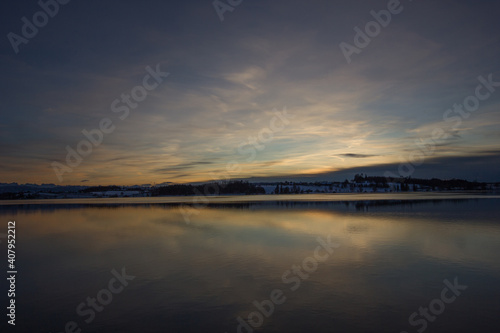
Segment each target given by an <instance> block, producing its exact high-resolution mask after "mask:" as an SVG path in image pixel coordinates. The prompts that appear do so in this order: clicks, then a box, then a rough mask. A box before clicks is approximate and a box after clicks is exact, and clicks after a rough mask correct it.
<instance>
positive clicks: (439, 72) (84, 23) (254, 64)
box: [0, 0, 500, 185]
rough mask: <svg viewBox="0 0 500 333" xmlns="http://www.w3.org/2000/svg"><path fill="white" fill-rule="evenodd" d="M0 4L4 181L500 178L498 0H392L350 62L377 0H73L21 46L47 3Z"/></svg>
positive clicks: (380, 6)
mask: <svg viewBox="0 0 500 333" xmlns="http://www.w3.org/2000/svg"><path fill="white" fill-rule="evenodd" d="M43 1H46V0H42V2H43ZM48 2H51V1H50V0H48ZM61 2H64V1H62V0H61ZM389 2H391V1H389ZM223 3H227V2H226V1H223ZM0 6H1V13H2V14H1V15H2V20H0V27H1V31H2V32H3V36H4V37H3V38H2V42H1V44H0V52H1V53H0V57H1V62H0V66H1V68H0V70H1V73H2V81H1V83H0V84H1V89H0V91H1V94H2V104H1V106H0V108H1V111H0V114H1V118H0V129H1V131H0V138H1V141H0V152H1V160H0V183H6V182H18V183H55V184H60V185H69V184H75V185H79V184H89V185H90V184H92V185H93V184H102V185H105V184H123V185H130V184H146V183H163V182H174V183H184V182H198V181H210V180H213V179H216V178H217V177H219V178H233V179H240V178H252V179H258V180H266V179H277V178H276V177H278V176H285V178H287V179H290V180H293V179H304V177H305V176H304V175H309V177H308V179H311V180H314V179H320V180H324V179H330V180H332V179H333V180H343V179H344V178H346V177H345V175H347V174H348V173H349V172H365V173H368V174H371V175H384V172H391V173H393V174H396V175H398V174H400V175H403V176H412V177H414V178H415V177H441V178H446V177H449V178H451V177H458V178H465V179H469V180H474V179H477V180H480V181H500V168H499V167H500V144H499V142H500V131H499V129H500V109H499V108H500V83H496V84H495V82H500V20H499V19H498V14H499V13H500V3H499V2H497V1H465V0H463V1H462V0H455V1H451V0H443V1H431V0H418V1H409V0H402V1H401V3H400V5H399V7H397V8H398V11H399V13H398V14H391V20H390V22H388V23H387V24H385V25H386V27H381V26H380V24H379V25H378V26H379V27H380V32H373V31H372V32H371V34H372V35H374V36H373V37H368V38H370V39H371V41H370V42H369V44H368V45H363V46H364V47H358V48H357V53H353V54H351V56H350V63H349V61H347V59H346V57H345V56H344V54H343V52H342V49H341V47H340V46H339V45H340V44H341V43H348V44H350V45H352V47H355V43H354V38H355V35H356V31H355V30H354V29H355V27H358V28H360V29H361V30H362V31H365V25H366V24H367V23H368V22H370V21H374V20H375V19H374V17H373V16H372V14H371V13H370V12H371V11H375V12H379V11H381V10H387V8H388V1H387V0H385V1H352V0H344V1H263V0H243V1H241V3H240V4H239V5H238V6H236V7H234V8H232V11H226V12H224V13H223V14H222V15H223V18H224V20H223V21H221V19H220V17H219V15H218V13H217V12H216V9H215V8H214V5H213V3H212V1H211V0H204V1H200V0H194V1H175V2H173V1H153V0H147V1H117V0H116V1H107V0H106V1H75V0H73V1H70V2H69V3H67V4H64V5H61V4H59V10H58V13H56V14H55V15H53V16H54V17H50V18H49V19H48V22H47V24H46V25H44V26H42V27H39V28H38V32H37V33H36V35H35V36H33V37H32V38H27V39H26V43H20V44H18V45H17V48H18V52H17V53H16V51H15V48H16V47H13V44H12V42H11V41H12V36H13V35H11V37H10V38H9V35H8V34H9V33H10V32H12V33H14V34H16V35H18V36H21V37H22V36H23V35H22V27H23V24H25V23H24V22H23V21H22V20H21V19H22V18H23V17H26V18H27V19H28V20H29V22H33V15H34V14H35V13H37V12H38V11H40V10H42V9H41V7H40V5H39V4H38V3H37V1H32V0H30V1H15V0H5V1H2V3H1V5H0ZM394 8H396V7H394ZM38 18H39V19H40V18H43V17H42V16H40V15H39V16H38ZM377 24H378V23H377ZM372 26H374V25H372ZM25 30H26V29H25ZM28 30H29V29H28ZM155 71H157V72H162V73H163V74H162V73H159V74H158V73H157V74H155V75H156V79H155V77H154V76H155V75H152V74H151V73H152V72H155ZM165 73H168V76H167V75H166V74H165ZM488 81H489V82H490V83H488ZM479 86H480V87H479ZM144 91H146V92H147V96H143V95H141V92H144ZM131 93H135V96H138V99H140V100H138V99H135V100H134V99H133V97H130V95H131ZM122 94H125V95H122ZM132 95H133V94H132ZM123 96H125V98H126V96H129V97H130V98H129V102H128V103H127V102H126V101H125V100H124V99H123V98H124V97H123ZM476 96H479V97H476ZM139 97H140V98H139ZM466 101H467V102H470V104H469V106H467V107H468V108H472V109H476V110H475V111H471V112H469V111H466V110H465V109H463V111H461V112H459V111H457V110H458V109H455V111H453V108H454V104H463V103H464V102H466ZM474 101H479V105H474ZM471 105H472V106H471ZM448 109H451V111H449V112H447V110H448ZM126 110H128V111H126ZM277 114H279V116H278V115H277ZM120 117H121V118H120ZM106 119H109V122H108V121H107V120H106ZM446 119H448V120H446ZM103 124H104V125H103ZM100 127H103V128H104V129H105V130H106V131H107V132H108V133H104V132H100V133H102V143H101V144H97V145H94V144H91V147H92V152H91V153H88V154H87V155H86V156H80V157H81V161H79V162H78V163H74V166H73V167H72V166H70V165H69V164H68V161H67V154H68V150H67V147H69V148H70V149H74V150H75V151H76V150H77V148H78V144H79V143H80V142H82V140H87V138H86V136H85V135H84V134H83V133H82V131H83V130H86V131H88V132H91V131H92V130H94V129H99V128H100ZM111 128H113V129H112V130H111ZM99 131H101V130H100V129H99ZM93 133H97V132H93ZM438 134H439V135H438ZM433 137H434V141H431V139H433ZM93 138H94V140H97V141H99V140H100V137H99V135H97V134H96V136H94V137H93ZM252 138H254V139H252ZM263 139H264V141H262V140H263ZM252 140H254V141H253V143H252ZM97 141H96V142H97ZM82 147H83V148H82ZM85 147H88V146H86V145H85V144H80V148H82V149H84V148H85ZM422 149H423V150H424V153H422ZM418 156H420V157H422V156H424V158H423V159H422V158H421V159H419V158H418ZM412 161H413V162H412ZM54 162H57V163H54ZM70 162H75V161H74V160H71V159H70ZM401 163H403V164H404V165H406V166H405V167H402V165H403V164H401ZM76 164H78V165H76ZM408 165H411V166H412V167H413V168H414V171H412V170H410V171H408V168H407V167H408ZM69 169H71V172H70V171H69ZM410 169H411V167H410ZM56 170H59V177H58V176H57V171H56ZM61 170H65V171H61ZM338 171H340V172H338ZM402 171H404V172H402ZM336 172H337V173H336ZM301 175H302V176H301ZM311 175H312V176H311Z"/></svg>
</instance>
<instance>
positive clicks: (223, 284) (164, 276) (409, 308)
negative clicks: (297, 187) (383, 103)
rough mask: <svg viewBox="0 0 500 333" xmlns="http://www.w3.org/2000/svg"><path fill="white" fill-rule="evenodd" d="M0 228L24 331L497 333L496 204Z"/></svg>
mask: <svg viewBox="0 0 500 333" xmlns="http://www.w3.org/2000/svg"><path fill="white" fill-rule="evenodd" d="M193 200H195V201H193ZM0 217H1V220H2V221H3V222H2V224H3V229H0V233H4V234H5V233H6V232H7V222H8V221H16V268H17V271H18V273H17V280H16V297H15V299H16V331H18V332H53V333H56V332H79V331H80V330H81V332H221V333H224V332H253V331H254V332H354V333H357V332H363V333H367V332H394V333H399V332H408V333H411V332H424V331H426V332H455V333H456V332H498V331H499V330H500V322H499V319H498V318H499V317H498V314H499V312H500V286H499V282H500V260H499V258H500V220H499V217H500V197H499V196H485V195H475V194H438V193H433V194H424V193H409V194H387V195H382V194H380V195H379V194H374V195H373V194H372V195H369V194H352V195H324V194H323V195H291V196H233V197H218V198H208V199H206V198H203V199H200V198H198V199H194V198H191V197H182V198H179V197H175V198H123V199H121V198H118V199H104V200H103V199H99V200H97V199H88V200H82V199H77V200H53V201H43V200H42V201H40V200H35V201H25V202H19V201H18V202H2V203H1V205H0ZM3 236H4V238H3V239H1V240H2V244H0V247H1V251H2V253H3V254H2V256H1V257H2V258H6V252H7V248H6V240H5V235H3ZM4 262H5V261H4ZM6 265H7V264H6V263H5V264H4V265H3V267H6ZM4 270H5V271H6V269H4ZM7 289H8V286H7V284H6V283H5V280H4V282H2V293H4V292H6V290H7ZM5 304H7V303H5ZM4 309H5V307H4ZM4 311H5V310H4ZM3 316H4V322H3V323H2V324H1V325H2V327H6V326H7V325H5V326H4V324H6V320H5V314H4V315H3ZM2 331H3V330H2Z"/></svg>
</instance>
